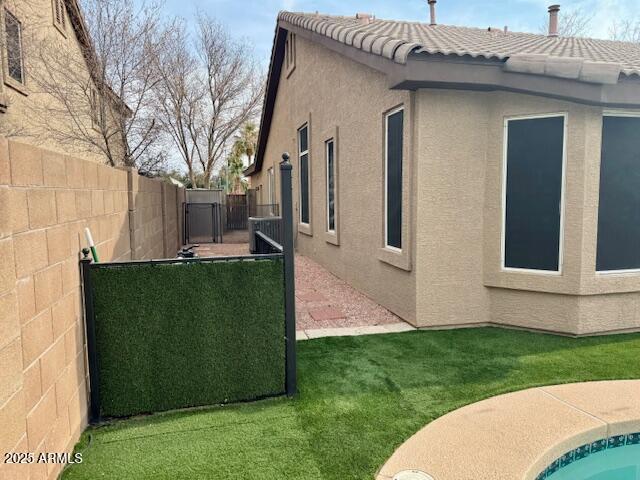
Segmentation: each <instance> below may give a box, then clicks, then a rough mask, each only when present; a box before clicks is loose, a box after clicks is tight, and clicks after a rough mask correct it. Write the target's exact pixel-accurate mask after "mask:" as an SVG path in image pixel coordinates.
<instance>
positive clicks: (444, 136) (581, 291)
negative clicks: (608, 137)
mask: <svg viewBox="0 0 640 480" xmlns="http://www.w3.org/2000/svg"><path fill="white" fill-rule="evenodd" d="M416 98H417V100H416V105H417V107H416V110H417V112H418V113H417V118H418V119H419V120H418V122H419V123H420V125H423V126H426V127H425V128H422V129H420V130H419V139H418V141H417V143H418V149H417V151H418V188H417V189H416V191H417V195H416V198H417V200H416V201H417V204H418V214H417V221H416V237H417V240H416V244H417V249H416V258H417V260H416V270H417V286H416V291H417V298H416V302H417V318H418V324H419V325H420V326H424V327H440V326H454V325H463V324H475V323H480V324H482V323H495V324H502V325H511V326H519V327H525V328H535V329H542V330H549V331H554V332H562V333H570V334H591V333H598V332H609V331H623V330H630V329H636V328H640V308H639V307H640V294H639V293H637V292H638V290H640V275H637V274H626V275H599V274H596V272H595V256H596V254H595V252H596V243H597V215H598V190H599V172H600V145H601V135H602V133H601V132H602V113H603V110H602V109H601V108H598V107H592V106H584V105H578V104H574V103H570V102H561V101H556V100H550V99H544V98H541V97H534V96H529V95H521V94H514V93H496V92H494V93H481V92H459V91H446V90H420V91H419V92H418V94H417V97H416ZM555 113H564V114H566V115H567V137H566V151H567V154H566V165H565V187H564V219H563V225H562V230H563V245H562V267H561V274H544V273H527V272H522V271H517V272H515V271H505V270H503V269H502V268H501V262H502V259H501V248H502V216H503V206H502V195H503V193H502V188H503V187H502V181H503V157H504V122H505V119H506V118H508V117H517V116H526V115H535V114H555ZM434 119H437V120H434ZM634 292H635V293H634Z"/></svg>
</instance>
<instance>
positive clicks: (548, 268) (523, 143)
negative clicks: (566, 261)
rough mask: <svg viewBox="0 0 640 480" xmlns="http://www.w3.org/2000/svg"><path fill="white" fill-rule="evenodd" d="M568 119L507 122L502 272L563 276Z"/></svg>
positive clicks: (551, 118) (556, 118) (555, 117)
mask: <svg viewBox="0 0 640 480" xmlns="http://www.w3.org/2000/svg"><path fill="white" fill-rule="evenodd" d="M565 127H566V118H565V115H553V116H544V117H529V118H519V119H510V120H507V121H506V122H505V137H506V138H505V142H506V149H505V159H504V169H505V173H504V175H505V181H504V191H503V202H504V220H503V221H504V227H503V237H504V238H503V268H507V269H519V270H531V271H541V272H556V273H559V272H560V269H561V268H560V266H561V252H562V235H561V232H562V197H563V176H564V173H563V169H564V151H565Z"/></svg>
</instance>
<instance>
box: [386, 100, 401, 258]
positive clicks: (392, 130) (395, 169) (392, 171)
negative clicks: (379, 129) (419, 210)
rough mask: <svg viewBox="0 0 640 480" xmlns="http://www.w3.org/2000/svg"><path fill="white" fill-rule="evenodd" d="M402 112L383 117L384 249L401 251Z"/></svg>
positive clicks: (396, 111)
mask: <svg viewBox="0 0 640 480" xmlns="http://www.w3.org/2000/svg"><path fill="white" fill-rule="evenodd" d="M403 132H404V110H403V109H402V108H400V109H398V110H394V111H393V112H391V113H389V114H387V115H386V117H385V171H384V177H385V182H384V183H385V195H384V200H385V201H384V203H385V205H384V206H385V217H384V218H385V222H384V223H385V228H384V231H385V243H384V245H385V247H386V248H389V249H391V250H402V155H403Z"/></svg>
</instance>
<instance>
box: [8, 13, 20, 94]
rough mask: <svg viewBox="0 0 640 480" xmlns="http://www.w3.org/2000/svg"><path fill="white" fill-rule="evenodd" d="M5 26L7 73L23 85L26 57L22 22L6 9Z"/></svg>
mask: <svg viewBox="0 0 640 480" xmlns="http://www.w3.org/2000/svg"><path fill="white" fill-rule="evenodd" d="M4 18H5V19H4V28H5V35H6V42H7V74H8V76H9V78H10V79H11V80H14V81H16V82H18V83H20V84H22V85H24V83H25V78H24V57H23V50H22V24H21V23H20V21H19V20H18V19H17V17H15V16H14V15H13V14H12V13H11V12H9V11H8V10H5V17H4Z"/></svg>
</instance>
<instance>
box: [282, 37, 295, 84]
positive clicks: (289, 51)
mask: <svg viewBox="0 0 640 480" xmlns="http://www.w3.org/2000/svg"><path fill="white" fill-rule="evenodd" d="M284 57H285V58H284V62H285V69H286V70H285V71H286V72H287V76H289V75H291V72H293V69H294V68H295V66H296V35H295V33H291V32H289V33H287V39H286V40H285V44H284Z"/></svg>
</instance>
